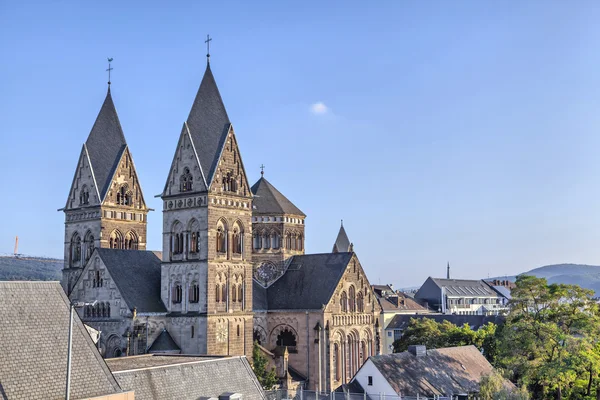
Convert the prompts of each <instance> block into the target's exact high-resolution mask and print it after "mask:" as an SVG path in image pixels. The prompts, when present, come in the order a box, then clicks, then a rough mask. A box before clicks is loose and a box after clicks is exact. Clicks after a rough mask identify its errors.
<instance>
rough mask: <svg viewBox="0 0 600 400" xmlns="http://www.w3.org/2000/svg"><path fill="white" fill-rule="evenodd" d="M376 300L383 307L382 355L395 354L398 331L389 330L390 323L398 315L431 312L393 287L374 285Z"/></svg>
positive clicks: (380, 316)
mask: <svg viewBox="0 0 600 400" xmlns="http://www.w3.org/2000/svg"><path fill="white" fill-rule="evenodd" d="M371 287H372V288H373V293H375V298H376V299H377V302H378V303H379V306H380V307H381V314H380V315H379V325H380V326H381V327H383V340H382V348H381V353H382V354H391V353H393V350H394V346H393V343H394V341H395V340H397V339H399V335H398V333H399V332H398V331H397V330H395V329H393V328H392V329H389V328H388V325H389V324H390V321H392V319H393V318H394V317H395V316H396V315H417V314H425V315H428V314H430V313H431V311H430V310H429V309H427V308H425V307H423V306H422V305H420V304H419V303H417V302H416V301H415V300H414V299H413V298H411V297H409V296H407V295H406V294H404V293H402V292H399V291H396V290H394V288H393V287H392V285H372V286H371Z"/></svg>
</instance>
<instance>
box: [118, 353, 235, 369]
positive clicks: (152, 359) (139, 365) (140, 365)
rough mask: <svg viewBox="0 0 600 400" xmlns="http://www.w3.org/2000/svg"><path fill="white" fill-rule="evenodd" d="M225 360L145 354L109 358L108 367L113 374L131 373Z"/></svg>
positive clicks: (216, 357) (213, 357) (215, 357)
mask: <svg viewBox="0 0 600 400" xmlns="http://www.w3.org/2000/svg"><path fill="white" fill-rule="evenodd" d="M219 358H224V357H220V356H197V355H194V356H182V355H174V356H169V355H157V354H144V355H141V356H131V357H116V358H107V359H106V365H108V368H110V370H111V371H112V372H117V371H130V370H136V369H144V368H153V367H164V366H169V365H179V364H186V363H196V362H201V361H209V360H215V359H219Z"/></svg>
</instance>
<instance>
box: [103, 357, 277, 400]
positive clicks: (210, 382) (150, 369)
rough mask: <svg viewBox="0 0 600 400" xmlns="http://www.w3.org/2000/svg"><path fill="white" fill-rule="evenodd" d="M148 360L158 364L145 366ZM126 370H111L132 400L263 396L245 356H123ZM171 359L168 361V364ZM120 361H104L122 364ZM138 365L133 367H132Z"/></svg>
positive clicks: (250, 399) (250, 398) (258, 399)
mask: <svg viewBox="0 0 600 400" xmlns="http://www.w3.org/2000/svg"><path fill="white" fill-rule="evenodd" d="M149 358H158V359H160V362H159V363H157V364H158V365H153V366H148V364H149V361H148V359H149ZM125 359H129V360H126V362H127V364H128V366H127V367H126V368H128V369H126V370H123V369H121V370H119V369H120V368H115V369H113V374H114V376H115V378H116V379H117V381H118V382H119V384H120V385H121V387H123V388H126V389H127V390H133V391H135V399H136V400H146V399H148V400H154V399H181V400H188V399H189V400H196V399H202V398H204V399H207V398H218V397H219V396H220V395H222V394H225V393H232V392H233V393H239V394H241V395H242V398H243V399H244V400H263V399H265V398H266V397H265V393H264V391H263V390H262V388H261V387H260V384H259V383H258V380H257V378H256V375H254V372H252V367H250V364H249V363H248V360H247V359H246V357H243V356H242V357H226V358H204V359H203V358H201V357H196V356H194V357H185V356H179V355H173V356H168V355H152V356H149V355H148V356H137V357H135V356H134V357H126V358H125ZM169 359H172V362H169ZM122 363H123V358H113V359H108V360H107V364H108V366H109V367H111V369H112V368H113V365H116V366H119V365H122ZM136 363H137V364H139V365H138V366H136V365H135V364H136Z"/></svg>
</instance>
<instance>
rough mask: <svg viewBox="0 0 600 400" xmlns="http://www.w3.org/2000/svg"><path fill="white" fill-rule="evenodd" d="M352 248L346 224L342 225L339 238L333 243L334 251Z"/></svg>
mask: <svg viewBox="0 0 600 400" xmlns="http://www.w3.org/2000/svg"><path fill="white" fill-rule="evenodd" d="M349 250H350V239H348V235H347V234H346V230H345V229H344V224H342V225H341V226H340V231H339V232H338V235H337V238H336V239H335V243H334V244H333V250H332V251H333V252H334V253H335V252H344V251H349Z"/></svg>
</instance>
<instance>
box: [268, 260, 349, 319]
mask: <svg viewBox="0 0 600 400" xmlns="http://www.w3.org/2000/svg"><path fill="white" fill-rule="evenodd" d="M353 254H354V253H323V254H306V255H301V256H294V257H292V259H291V260H290V261H289V264H288V268H287V271H286V272H285V274H283V276H281V278H279V279H278V280H276V281H275V282H274V283H273V284H272V285H271V286H269V287H268V288H267V305H268V309H269V310H320V309H321V308H322V307H323V305H325V304H327V303H329V300H330V299H331V296H332V295H333V292H334V290H335V288H336V287H337V285H338V282H339V281H340V279H341V277H342V275H343V273H344V271H345V270H346V267H347V265H348V263H349V262H350V260H351V259H352V255H353Z"/></svg>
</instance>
